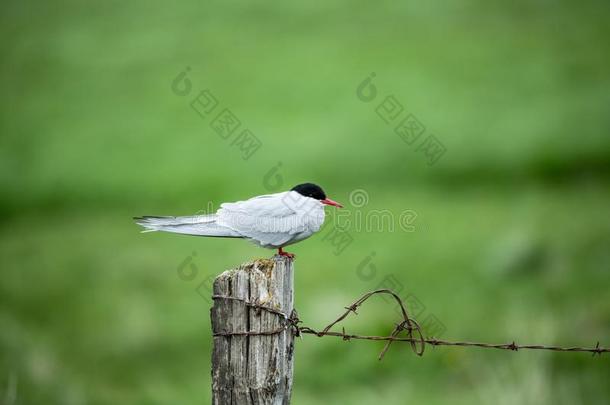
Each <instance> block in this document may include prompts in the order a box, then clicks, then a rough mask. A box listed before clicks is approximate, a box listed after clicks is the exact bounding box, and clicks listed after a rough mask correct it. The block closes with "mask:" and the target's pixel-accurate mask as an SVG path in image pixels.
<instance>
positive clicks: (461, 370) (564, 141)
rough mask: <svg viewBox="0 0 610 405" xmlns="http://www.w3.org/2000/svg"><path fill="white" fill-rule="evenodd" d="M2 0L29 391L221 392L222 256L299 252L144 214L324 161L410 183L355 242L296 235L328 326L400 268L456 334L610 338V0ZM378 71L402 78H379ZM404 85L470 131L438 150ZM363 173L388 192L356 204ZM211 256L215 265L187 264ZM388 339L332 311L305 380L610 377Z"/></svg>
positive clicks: (429, 124) (7, 181)
mask: <svg viewBox="0 0 610 405" xmlns="http://www.w3.org/2000/svg"><path fill="white" fill-rule="evenodd" d="M1 8H2V13H1V15H0V27H1V28H0V33H1V34H2V35H0V47H1V48H0V51H1V55H2V62H1V64H0V69H1V79H0V86H1V89H2V94H3V97H2V100H1V103H2V108H1V114H2V118H1V121H0V128H1V138H0V169H1V170H0V186H1V188H2V199H1V201H0V210H1V213H2V221H1V225H0V254H1V257H2V277H1V279H0V348H1V352H0V398H3V399H5V402H6V403H11V404H13V403H14V404H41V403H45V404H108V403H124V404H167V403H175V404H200V403H208V402H209V401H210V399H209V398H210V351H211V341H210V325H209V307H210V304H209V302H208V300H207V299H205V297H206V293H205V288H206V282H209V280H210V277H213V276H214V275H215V274H218V273H220V272H221V271H223V270H225V269H228V268H232V267H234V266H236V265H237V264H239V263H241V262H245V261H247V260H250V259H252V258H255V257H269V256H270V255H271V254H272V252H271V251H265V250H261V249H259V248H256V247H254V246H253V245H250V244H248V243H246V242H243V241H232V240H223V239H201V238H194V237H185V236H179V235H172V234H140V233H139V229H138V228H137V226H136V225H134V224H133V223H132V220H131V217H132V216H134V215H143V214H156V215H189V214H193V213H195V212H198V211H200V210H205V209H206V208H207V207H208V205H207V204H208V203H209V202H211V203H212V204H213V206H214V207H217V206H218V204H220V203H221V202H223V201H234V200H239V199H245V198H248V197H250V196H253V195H258V194H264V193H268V192H275V191H281V190H284V189H288V188H290V187H292V186H293V185H295V184H298V183H300V182H304V181H314V182H316V183H319V184H321V185H322V186H323V187H324V188H325V190H326V192H327V194H328V195H329V196H330V197H332V198H334V199H336V200H338V201H341V202H343V203H345V204H346V205H347V210H349V212H351V213H352V214H354V215H355V213H357V212H360V215H363V216H365V215H367V213H369V212H371V211H373V210H388V211H389V212H391V213H392V215H394V219H395V225H396V229H395V230H394V231H393V232H392V231H390V230H389V229H385V230H383V231H370V232H368V231H366V229H364V230H363V229H361V230H360V231H358V230H357V229H355V227H353V226H352V227H351V228H349V227H348V229H347V231H348V232H349V234H350V235H351V236H352V238H353V242H352V243H351V244H350V245H349V246H347V247H346V248H345V250H344V251H343V252H342V253H340V254H338V255H337V254H335V253H336V247H335V246H333V245H332V243H330V240H329V239H328V238H327V239H325V238H324V235H322V234H320V235H317V236H314V237H313V238H311V239H309V240H308V241H306V242H305V243H302V244H299V245H296V246H294V247H292V249H290V250H291V251H293V252H294V253H296V254H297V256H298V260H297V262H296V271H297V273H296V306H297V308H298V310H299V313H300V316H301V318H302V319H303V320H305V322H306V324H307V325H308V326H312V327H314V328H318V327H321V326H322V325H324V324H325V323H327V322H329V321H331V320H332V319H334V317H335V314H338V313H339V312H340V311H342V309H343V307H344V306H345V305H347V304H348V303H350V302H351V301H352V300H354V299H355V298H356V297H358V296H359V295H360V294H362V293H363V292H364V291H367V290H370V289H373V288H376V287H378V286H380V285H386V284H387V283H388V282H392V283H394V286H395V288H397V289H400V291H401V295H402V296H404V297H407V296H408V297H410V301H411V302H418V303H419V304H418V305H419V307H420V308H423V312H422V314H421V315H420V318H419V319H420V320H423V319H426V318H428V317H431V316H433V317H434V318H431V319H436V320H437V325H439V324H440V325H441V326H442V328H443V330H444V332H443V333H442V337H444V338H450V339H465V340H469V339H470V340H483V341H491V342H510V341H512V340H515V341H517V342H519V343H547V344H561V345H587V346H588V345H594V344H595V342H596V341H597V340H599V341H600V342H601V344H602V345H606V346H607V345H608V344H610V292H609V291H610V290H609V288H608V286H609V285H608V283H609V271H610V268H609V266H610V216H609V215H608V213H609V209H608V208H609V206H610V204H609V203H610V187H609V185H610V137H609V136H608V135H609V131H610V114H609V113H608V108H609V106H610V75H609V72H610V52H608V45H609V42H610V41H609V40H608V38H610V25H608V23H607V19H608V12H609V11H610V4H609V3H608V2H607V1H584V2H578V3H574V2H569V1H560V2H548V1H534V2H531V1H527V2H526V1H517V2H511V3H501V2H499V4H490V3H489V2H484V1H449V2H430V3H422V2H413V1H410V2H402V3H399V2H364V1H357V2H354V1H349V2H348V1H338V2H335V1H333V2H306V3H303V4H284V3H273V4H253V3H251V2H245V1H244V2H240V1H232V2H206V3H203V2H181V3H176V4H174V3H168V2H156V1H155V2H141V1H138V2H119V1H107V2H77V1H67V2H31V1H23V2H17V1H13V0H10V1H7V2H3V4H2V6H1ZM186 67H189V68H190V71H189V72H188V76H187V78H188V80H190V83H191V86H192V89H191V92H190V93H189V94H188V95H186V96H180V95H177V94H175V92H174V91H172V82H173V81H174V79H175V78H176V77H177V76H178V75H179V74H180V73H181V72H183V71H184V70H185V69H186ZM371 72H375V73H376V77H375V79H374V81H373V83H374V85H375V86H376V88H377V90H378V95H377V99H376V100H374V101H373V102H370V103H365V102H363V101H361V100H360V99H358V97H356V88H357V87H358V85H359V84H360V83H361V82H362V81H363V80H364V79H365V78H366V77H367V76H368V75H369V74H370V73H371ZM182 84H183V85H184V83H182ZM203 89H209V90H210V91H211V92H212V94H214V96H215V97H216V98H217V99H218V101H219V106H218V109H217V110H216V111H214V114H213V115H212V116H209V117H205V118H202V117H200V116H199V115H198V114H197V113H196V112H195V111H194V110H193V109H192V108H191V107H190V102H191V101H192V100H193V99H194V98H195V97H196V96H197V94H198V93H199V91H201V90H203ZM387 95H394V96H395V98H396V99H397V100H398V101H399V102H400V103H401V104H402V105H403V106H404V110H405V111H404V112H403V115H402V116H401V117H403V116H404V114H406V113H412V114H414V115H415V116H416V117H417V119H418V120H419V121H420V122H421V123H422V124H423V125H424V126H425V127H426V133H425V135H424V137H425V136H427V135H429V134H434V135H435V136H436V138H437V139H438V140H439V141H440V142H442V144H443V146H444V148H446V152H445V153H444V155H443V156H442V157H441V159H440V160H439V161H438V162H436V163H435V164H433V165H429V164H428V162H427V159H426V155H425V154H424V153H423V151H421V150H419V151H418V150H417V144H414V145H408V144H406V143H405V142H403V141H402V140H401V139H400V138H399V137H398V136H397V135H396V134H395V133H394V132H393V127H394V125H388V124H386V123H385V122H384V121H383V120H382V119H381V118H380V117H379V116H378V115H377V113H376V110H375V109H376V107H377V106H378V105H379V103H380V102H381V101H382V100H383V99H384V98H385V97H386V96H387ZM222 108H229V109H231V111H233V113H234V114H235V115H236V116H237V117H238V118H239V120H240V121H241V122H242V126H241V128H240V129H243V128H248V129H250V130H251V131H252V132H253V133H254V134H255V135H256V136H257V137H258V139H259V140H260V141H261V142H262V146H261V148H260V149H259V150H258V151H257V152H256V153H255V154H254V155H252V157H251V158H249V159H247V160H244V159H243V158H242V152H241V151H240V150H239V148H238V147H237V145H236V144H231V142H232V141H233V139H228V140H224V139H223V138H221V137H220V136H218V135H217V134H216V133H215V132H214V130H213V129H212V128H211V127H210V122H211V120H212V119H213V118H214V116H215V115H216V113H217V112H219V111H220V109H222ZM234 136H236V134H234ZM421 139H422V140H423V139H424V138H423V137H422V138H421ZM418 143H419V142H418ZM278 162H281V165H280V166H279V167H278ZM274 168H275V169H277V171H275V172H272V171H271V170H272V169H274ZM354 190H364V193H363V194H362V195H363V196H364V197H365V199H366V201H365V203H366V204H363V203H362V202H356V205H359V206H358V207H355V206H354V204H353V203H354V202H355V201H353V197H354ZM350 197H352V198H350ZM404 210H412V211H414V212H415V213H416V214H417V217H416V218H415V219H414V221H413V223H412V225H413V226H414V231H413V232H405V231H403V230H401V229H400V227H398V226H397V219H396V218H397V217H398V216H399V214H400V213H401V212H403V211H404ZM354 217H355V216H354ZM328 221H329V224H331V225H332V226H334V222H336V221H337V219H336V218H335V219H334V220H333V218H330V219H329V220H328ZM333 221H334V222H333ZM326 229H331V228H326ZM372 252H374V253H375V255H374V256H372V260H371V261H370V262H368V263H366V266H369V267H366V269H368V270H366V271H367V273H366V277H363V276H362V269H363V267H362V266H363V263H365V262H364V260H366V259H367V258H370V255H371V253H372ZM185 260H187V261H188V260H191V263H192V264H193V265H194V266H195V268H196V270H197V275H196V277H195V279H194V280H193V281H184V280H182V279H180V278H179V277H178V274H177V269H178V267H179V266H180V265H181V264H184V263H186V262H185ZM359 266H361V267H359ZM359 269H360V270H361V271H360V272H359ZM388 280H389V281H388ZM384 283H385V284H384ZM202 291H203V293H202V294H200V293H201V292H202ZM388 307H389V305H388V304H386V303H384V302H383V300H381V299H379V300H377V301H376V302H374V303H371V306H369V307H367V308H364V309H363V310H362V311H361V312H360V315H359V316H358V317H356V318H355V319H353V320H350V322H349V323H348V324H347V328H348V331H352V332H359V333H365V334H387V333H389V332H390V330H391V327H392V322H395V321H396V320H397V315H396V313H394V312H393V311H391V310H388ZM381 348H382V344H381V343H376V342H356V341H353V342H349V343H344V342H341V341H340V340H334V339H332V338H327V339H317V338H314V337H311V336H306V337H304V339H303V340H302V341H299V342H298V344H297V346H296V370H295V381H294V395H293V402H294V403H295V404H317V403H332V404H362V403H374V402H383V403H387V404H404V403H411V402H413V403H415V402H419V403H426V404H443V403H447V402H449V401H451V403H454V404H473V403H481V404H488V403H491V402H494V403H499V404H515V403H523V404H533V403H536V404H581V403H582V404H602V403H607V398H608V396H609V395H610V387H609V386H608V384H607V381H608V380H609V378H610V367H609V359H608V357H607V356H605V357H602V358H601V359H593V358H591V356H589V355H587V354H578V353H574V354H573V353H567V354H562V353H559V354H556V353H551V352H540V353H538V352H527V351H520V352H517V353H513V352H495V351H483V350H479V349H461V348H436V349H429V351H427V352H426V354H425V355H424V357H423V358H418V357H416V356H414V355H413V354H412V353H411V352H410V350H409V349H408V347H406V345H402V346H401V345H394V346H393V347H392V348H391V349H390V351H389V353H388V354H387V355H386V357H385V359H384V360H383V361H381V362H379V361H377V358H376V356H377V353H378V352H379V350H380V349H381Z"/></svg>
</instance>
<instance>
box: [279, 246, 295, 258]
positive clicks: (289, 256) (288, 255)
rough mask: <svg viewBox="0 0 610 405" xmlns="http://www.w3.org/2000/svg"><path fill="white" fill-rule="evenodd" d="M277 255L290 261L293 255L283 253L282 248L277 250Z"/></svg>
mask: <svg viewBox="0 0 610 405" xmlns="http://www.w3.org/2000/svg"><path fill="white" fill-rule="evenodd" d="M277 254H278V255H280V256H285V257H288V258H290V259H294V254H293V253H288V252H284V250H283V249H282V248H279V249H278V251H277Z"/></svg>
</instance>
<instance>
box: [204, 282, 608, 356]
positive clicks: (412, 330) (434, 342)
mask: <svg viewBox="0 0 610 405" xmlns="http://www.w3.org/2000/svg"><path fill="white" fill-rule="evenodd" d="M378 294H387V295H390V296H391V297H392V298H394V300H395V301H396V302H397V304H398V305H399V306H400V310H401V315H402V320H401V321H400V322H399V323H397V324H396V325H395V327H394V330H393V331H392V333H391V334H390V335H388V336H370V335H356V334H351V333H346V332H345V328H344V327H342V328H341V332H336V331H331V329H332V328H333V327H334V326H336V325H338V324H340V323H341V322H342V321H344V320H345V319H346V318H347V317H348V316H349V315H350V314H352V313H353V314H355V315H358V313H357V312H356V310H357V309H358V308H359V307H360V306H361V305H362V304H364V303H365V302H366V301H367V300H368V299H369V298H371V297H372V296H374V295H378ZM212 298H213V299H227V300H234V301H238V302H242V303H243V304H244V305H246V306H248V307H251V308H253V309H255V310H256V311H258V313H260V311H267V312H270V313H272V314H275V315H278V316H280V317H281V319H282V322H283V326H282V327H280V328H277V329H275V330H271V331H262V332H255V331H242V332H216V333H214V334H213V336H267V335H275V334H279V333H283V332H286V331H288V330H291V331H292V333H293V334H294V335H295V336H297V337H299V336H301V335H302V334H311V335H315V336H317V337H325V336H333V337H340V338H341V339H342V340H344V341H350V340H352V339H354V340H377V341H386V344H385V346H384V347H383V349H382V350H381V352H380V353H379V357H378V358H379V360H381V359H383V357H384V356H385V354H386V353H387V351H388V349H389V348H390V345H391V344H392V343H393V342H408V343H409V344H410V346H411V349H412V350H413V352H414V353H415V354H416V355H418V356H423V354H424V350H425V348H426V345H431V346H433V347H435V346H461V347H479V348H484V349H499V350H511V351H518V350H522V349H523V350H549V351H556V352H585V353H587V352H588V353H592V354H593V356H595V355H598V356H601V354H602V353H607V352H610V348H606V347H601V346H600V344H599V341H598V342H597V343H596V345H595V347H561V346H552V345H532V344H524V345H522V344H517V343H516V342H515V341H512V342H511V343H482V342H468V341H451V340H440V339H435V338H434V337H424V335H423V333H422V330H421V327H420V325H419V323H418V322H417V321H416V320H415V319H414V318H411V317H409V314H408V312H407V308H406V307H405V305H404V303H403V301H402V299H401V298H400V297H399V296H398V295H397V294H396V293H395V292H393V291H392V290H389V289H379V290H373V291H369V292H367V293H365V294H364V295H362V296H361V297H360V298H358V299H357V300H356V301H354V302H353V303H352V304H351V305H349V306H347V307H345V309H346V311H345V312H343V313H342V314H341V315H339V317H338V318H337V319H335V320H334V321H332V322H331V323H329V324H328V325H327V326H326V327H325V328H324V329H322V330H321V331H317V330H315V329H313V328H310V327H308V326H299V324H300V323H302V321H301V320H300V319H299V317H298V314H297V312H296V310H293V311H292V313H291V314H290V315H288V314H286V313H284V312H282V311H280V310H278V309H276V308H273V307H270V306H267V305H263V304H262V303H260V302H252V301H248V300H245V299H242V298H237V297H230V296H224V295H213V296H212ZM403 332H404V333H405V336H400V335H401V333H403Z"/></svg>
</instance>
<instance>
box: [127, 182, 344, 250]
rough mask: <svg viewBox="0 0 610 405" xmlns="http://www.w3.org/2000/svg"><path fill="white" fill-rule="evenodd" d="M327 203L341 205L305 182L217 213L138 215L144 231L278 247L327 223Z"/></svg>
mask: <svg viewBox="0 0 610 405" xmlns="http://www.w3.org/2000/svg"><path fill="white" fill-rule="evenodd" d="M324 205H331V206H334V207H338V208H342V207H343V206H342V205H341V204H339V203H338V202H336V201H333V200H331V199H330V198H327V197H326V194H325V193H324V190H322V188H321V187H320V186H318V185H316V184H313V183H304V184H299V185H297V186H295V187H293V188H292V189H291V190H289V191H285V192H281V193H275V194H267V195H261V196H258V197H253V198H250V199H249V200H246V201H238V202H231V203H224V204H221V205H220V208H219V209H218V211H216V213H214V214H207V215H195V216H184V217H156V216H144V217H135V218H134V219H135V221H136V223H137V224H138V225H141V226H142V227H144V228H146V230H145V231H143V232H152V231H164V232H174V233H181V234H185V235H194V236H209V237H223V238H241V239H246V240H249V241H250V242H253V243H255V244H256V245H258V246H261V247H264V248H269V249H278V254H279V255H281V256H287V257H289V258H294V254H292V253H288V252H285V251H284V250H283V248H284V247H285V246H288V245H292V244H294V243H297V242H300V241H302V240H304V239H307V238H309V237H310V236H311V235H313V234H314V233H316V232H318V231H319V230H320V227H321V226H322V223H323V222H324Z"/></svg>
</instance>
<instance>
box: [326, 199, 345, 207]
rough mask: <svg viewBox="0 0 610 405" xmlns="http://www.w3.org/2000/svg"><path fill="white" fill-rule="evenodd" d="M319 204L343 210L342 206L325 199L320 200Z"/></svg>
mask: <svg viewBox="0 0 610 405" xmlns="http://www.w3.org/2000/svg"><path fill="white" fill-rule="evenodd" d="M320 202H321V203H322V204H325V205H332V206H333V207H338V208H343V205H341V204H339V203H338V202H336V201H333V200H331V199H330V198H325V199H323V200H321V201H320Z"/></svg>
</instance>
